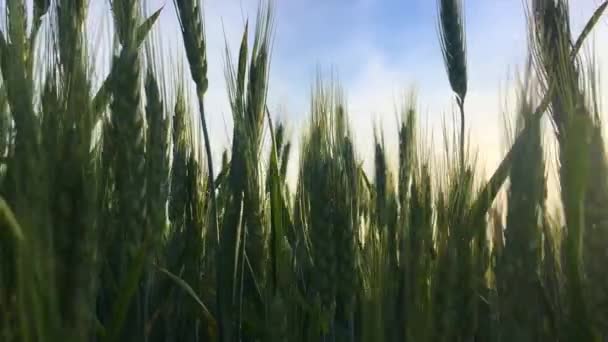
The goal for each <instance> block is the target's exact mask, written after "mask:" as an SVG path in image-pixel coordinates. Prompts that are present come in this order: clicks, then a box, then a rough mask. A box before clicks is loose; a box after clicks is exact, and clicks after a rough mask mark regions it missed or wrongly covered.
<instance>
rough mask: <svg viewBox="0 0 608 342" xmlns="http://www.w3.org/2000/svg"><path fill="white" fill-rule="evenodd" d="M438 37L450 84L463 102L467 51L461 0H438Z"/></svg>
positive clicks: (465, 91)
mask: <svg viewBox="0 0 608 342" xmlns="http://www.w3.org/2000/svg"><path fill="white" fill-rule="evenodd" d="M439 1H440V3H439V19H440V21H439V25H440V31H439V38H440V43H441V52H442V53H443V59H444V62H445V67H446V69H447V72H448V78H449V80H450V86H451V87H452V90H453V91H454V92H455V93H456V95H458V100H459V101H460V102H464V99H465V97H466V95H467V52H466V47H465V43H466V41H465V39H466V38H465V32H464V17H463V16H464V14H463V9H462V1H461V0H439Z"/></svg>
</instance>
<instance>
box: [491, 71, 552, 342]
mask: <svg viewBox="0 0 608 342" xmlns="http://www.w3.org/2000/svg"><path fill="white" fill-rule="evenodd" d="M529 78H530V74H529V71H528V73H527V75H526V79H525V80H524V82H525V85H520V86H521V88H522V89H521V90H520V95H519V98H518V108H517V117H516V120H517V122H516V134H519V132H521V131H522V129H523V127H529V128H528V130H526V133H525V134H526V143H525V147H524V148H523V149H522V152H521V153H520V154H519V155H517V156H516V157H515V159H514V161H513V165H512V167H511V175H510V178H509V179H510V183H509V191H508V195H507V201H508V209H507V221H506V230H505V232H504V234H505V246H504V249H503V251H502V252H501V254H500V259H499V260H498V265H497V270H496V272H497V278H498V286H499V288H498V291H499V292H498V293H499V300H500V304H499V305H500V315H501V316H500V327H501V332H500V335H501V339H502V340H505V341H510V340H518V341H534V340H542V339H545V338H548V336H547V335H544V332H545V331H544V329H543V326H544V323H545V318H546V317H547V316H545V311H544V310H543V308H544V303H543V302H542V301H541V299H542V298H543V295H544V294H543V293H542V292H541V291H542V286H541V272H542V270H541V265H542V263H541V259H542V254H543V229H542V228H543V224H544V221H545V215H546V213H545V197H546V179H545V166H544V152H543V147H542V133H541V132H542V131H541V122H540V121H537V120H534V119H533V117H532V115H533V110H534V108H533V104H532V102H531V101H532V100H531V98H530V89H529V82H530V80H529ZM496 233H497V234H501V235H502V234H503V232H502V231H500V232H496ZM545 238H546V237H545ZM547 252H549V253H552V251H545V253H547ZM523 296H526V297H523ZM531 304H532V305H531Z"/></svg>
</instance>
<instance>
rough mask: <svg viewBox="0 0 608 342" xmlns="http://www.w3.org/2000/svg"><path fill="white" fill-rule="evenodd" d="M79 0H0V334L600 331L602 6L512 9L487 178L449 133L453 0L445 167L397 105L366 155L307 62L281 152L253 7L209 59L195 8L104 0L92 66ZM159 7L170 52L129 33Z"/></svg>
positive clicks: (605, 229) (606, 202) (248, 339)
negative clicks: (499, 123)
mask: <svg viewBox="0 0 608 342" xmlns="http://www.w3.org/2000/svg"><path fill="white" fill-rule="evenodd" d="M93 1H101V0H30V1H25V0H3V1H2V2H0V5H1V6H2V7H3V11H2V13H4V15H5V18H4V19H3V22H2V25H1V26H2V27H1V28H0V71H1V73H0V74H1V79H0V340H1V341H7V342H12V341H25V342H30V341H32V342H33V341H107V342H112V341H150V342H152V341H201V342H203V341H220V342H232V341H245V342H253V341H296V342H297V341H332V342H333V341H337V342H341V341H348V342H355V341H357V342H359V341H361V342H365V341H370V342H371V341H390V342H396V341H446V342H447V341H462V342H464V341H597V342H600V341H605V340H606V339H608V272H606V271H605V269H604V267H605V266H606V265H607V264H608V154H607V153H606V151H605V146H606V144H605V141H604V138H603V136H602V122H601V118H602V113H601V112H600V106H599V105H598V102H599V100H598V97H599V92H600V91H601V89H599V86H598V84H597V82H596V79H595V74H594V72H595V71H594V68H593V65H589V63H587V62H585V60H584V59H583V58H581V56H580V50H581V47H582V46H583V43H584V42H585V40H586V38H587V37H588V36H589V35H590V34H591V32H592V31H593V28H594V27H595V26H596V24H597V23H598V22H599V21H600V20H601V19H602V18H603V15H604V12H605V10H606V7H608V1H602V2H601V3H600V2H599V1H598V7H597V10H596V11H595V12H594V14H593V15H592V16H591V17H590V18H589V19H588V22H587V25H586V26H585V27H584V30H583V31H582V33H581V35H580V36H573V35H572V34H571V32H570V17H569V13H568V9H569V4H568V1H567V0H529V1H527V2H526V3H527V4H528V15H529V20H528V32H529V34H530V39H529V47H528V49H529V51H528V55H529V62H528V65H527V67H526V68H524V72H522V75H521V79H522V82H521V83H520V85H519V89H518V92H517V93H518V94H517V108H516V112H515V113H514V115H515V116H516V117H517V120H516V123H515V124H514V126H513V128H512V135H513V142H512V144H511V146H510V147H509V149H508V152H507V153H506V155H505V156H504V159H503V160H502V161H501V162H500V164H499V166H498V167H497V168H496V170H494V172H493V173H491V175H490V177H485V176H483V175H481V174H480V173H479V172H478V169H477V166H476V162H475V158H472V157H471V153H469V152H470V148H469V146H470V142H469V141H467V137H466V134H465V131H466V127H467V125H468V122H467V119H468V117H467V105H466V104H467V102H466V99H467V85H468V81H467V80H468V77H467V74H468V72H469V69H473V68H474V67H475V66H474V65H468V63H467V42H466V25H465V20H464V18H463V3H462V1H461V0H437V24H438V31H439V35H438V38H439V41H440V46H441V50H439V51H437V53H438V54H441V55H442V56H443V60H444V64H445V72H446V74H447V80H448V81H449V85H450V87H451V89H452V90H453V93H454V103H455V105H456V108H457V115H456V116H455V121H454V125H453V126H452V127H453V128H450V129H446V130H445V131H444V132H443V135H444V136H443V138H444V140H445V147H444V149H443V151H442V153H443V155H442V156H441V158H442V160H443V161H444V162H443V163H442V164H441V167H440V166H438V165H437V164H436V163H435V162H434V161H433V160H431V158H429V157H428V153H427V149H428V146H425V143H424V141H425V139H424V138H425V137H424V136H422V135H423V134H424V133H423V132H424V131H423V130H421V129H420V128H419V126H418V125H417V122H418V121H419V113H418V109H417V108H418V106H417V105H416V101H415V99H414V98H408V99H405V100H404V101H403V103H404V105H403V106H402V107H401V108H400V109H399V127H398V137H397V141H398V149H397V150H398V155H397V156H395V159H396V160H398V163H397V165H396V167H391V166H390V163H388V160H389V158H390V156H389V155H388V152H387V149H386V147H385V144H384V139H383V133H382V132H376V134H375V140H374V155H373V170H372V172H366V171H365V170H364V168H363V167H362V157H361V154H360V153H359V152H358V151H357V144H355V143H354V141H353V140H354V139H353V134H352V131H351V128H350V126H351V122H350V121H349V114H348V106H347V103H346V100H345V97H344V94H343V91H342V88H341V85H340V83H339V82H337V81H335V80H333V79H331V78H328V77H324V76H323V75H319V76H318V77H317V81H316V82H315V84H314V85H313V91H312V94H311V99H310V107H309V108H308V112H309V113H310V116H309V117H308V119H307V121H306V124H305V125H304V126H303V127H300V128H299V130H300V132H299V133H300V134H301V136H302V138H301V142H300V143H299V144H298V145H297V147H296V145H295V144H294V143H293V141H292V139H291V138H290V135H289V134H288V132H287V126H288V124H289V123H288V122H284V121H281V120H277V115H275V114H276V113H272V112H271V111H270V110H269V108H268V106H267V97H268V96H267V94H268V88H269V75H270V74H271V73H272V67H271V63H270V60H271V58H270V56H271V53H272V51H271V48H272V33H273V29H274V26H273V20H274V16H273V13H274V12H273V7H272V4H269V3H261V4H260V10H259V12H258V15H257V17H256V18H252V20H251V21H249V23H250V24H247V25H246V26H245V28H244V31H243V34H242V40H241V41H240V45H239V49H238V50H237V51H230V49H228V48H226V56H225V60H226V65H210V64H208V60H207V54H206V53H207V38H206V35H205V17H204V9H203V7H202V2H199V1H198V0H173V6H171V8H169V7H170V6H167V7H166V8H165V7H163V8H161V9H159V10H158V11H157V12H154V13H153V14H152V15H150V16H147V17H144V15H142V13H143V11H142V8H143V6H145V1H143V0H142V1H138V0H112V1H111V2H110V3H111V16H112V19H113V23H112V25H113V27H114V30H113V35H112V39H113V41H114V45H115V49H114V51H113V56H112V59H111V63H110V67H109V68H108V70H107V71H106V72H105V73H102V77H101V81H99V79H98V78H99V72H98V71H99V70H100V69H103V68H98V67H97V66H96V65H94V64H93V65H92V62H91V61H92V60H94V59H91V58H90V57H91V51H89V46H91V43H92V42H91V41H90V39H91V38H90V35H88V34H87V28H86V25H85V19H86V17H87V13H88V11H89V9H90V6H91V3H92V2H93ZM171 10H172V11H174V12H173V13H171V15H174V16H175V18H176V19H177V21H178V23H179V27H180V32H181V42H182V43H183V44H182V49H183V53H184V56H185V57H186V58H185V60H186V62H185V65H174V64H171V63H164V62H163V61H164V59H163V58H162V53H159V51H161V50H160V49H159V47H158V46H156V45H155V41H154V40H153V39H151V38H150V37H149V34H150V31H151V29H152V28H153V27H155V25H161V23H160V22H159V21H158V17H159V15H160V13H161V11H171ZM250 38H252V39H250ZM251 42H253V43H251ZM209 68H223V70H224V71H225V75H226V83H227V89H226V93H227V97H228V99H229V103H230V110H231V114H232V120H233V123H234V125H233V128H232V131H231V135H232V136H231V144H230V145H229V146H222V148H225V149H224V153H223V155H222V158H221V163H220V164H219V165H214V164H213V163H214V161H215V162H216V164H217V160H214V159H213V158H212V155H211V151H212V149H213V148H217V147H215V146H212V145H213V143H214V141H212V139H210V137H209V132H208V127H207V122H208V118H209V116H212V115H218V114H217V113H210V112H208V111H205V96H206V93H207V90H208V87H209V79H208V76H207V74H208V69H209ZM167 73H170V74H172V75H177V76H176V77H173V78H171V77H166V74H167ZM163 75H164V76H163ZM190 103H195V104H196V105H195V106H191V105H190ZM192 108H195V109H194V110H193V109H192ZM543 120H545V121H549V122H550V123H551V126H550V127H549V128H547V127H545V125H543V124H541V122H543ZM545 136H551V137H553V138H555V139H554V140H555V146H551V147H552V148H555V150H556V156H557V160H558V167H557V183H558V185H559V204H558V205H557V208H554V207H553V206H552V205H549V203H548V201H547V193H548V191H549V189H548V188H549V185H548V180H547V179H548V171H547V168H548V166H547V164H548V160H547V153H545V152H546V150H547V149H548V148H549V146H547V144H548V143H547V140H546V139H544V137H545ZM296 148H297V149H298V150H297V151H295V149H296ZM293 155H297V156H298V158H297V160H296V159H295V158H293V157H292V156H293ZM290 163H291V164H295V165H297V170H298V171H297V178H296V181H295V185H294V186H290V185H289V184H288V181H287V170H288V165H289V164H290Z"/></svg>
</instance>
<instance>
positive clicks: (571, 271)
mask: <svg viewBox="0 0 608 342" xmlns="http://www.w3.org/2000/svg"><path fill="white" fill-rule="evenodd" d="M532 11H533V20H534V24H535V26H534V28H535V31H534V33H535V36H534V37H535V50H534V51H535V57H536V59H537V63H538V65H539V68H540V70H539V73H540V74H541V75H542V76H543V77H544V80H545V82H546V83H547V84H557V85H558V88H557V91H556V92H554V94H553V96H552V97H551V100H550V110H551V119H552V122H553V123H554V127H555V133H556V135H557V141H558V146H559V161H560V172H559V179H560V185H561V190H562V192H561V194H562V202H563V206H564V211H565V219H566V229H567V233H566V240H565V243H564V248H565V250H564V251H565V255H564V257H565V275H566V284H567V287H566V289H567V297H568V298H567V303H568V312H569V315H570V316H569V326H568V329H567V334H566V336H567V337H568V338H576V337H579V338H584V339H586V340H593V339H594V338H596V337H594V336H596V334H597V332H595V331H594V330H595V329H596V328H595V327H594V326H593V325H592V324H590V318H591V315H590V312H589V304H588V302H587V298H585V295H584V269H583V255H584V254H583V253H584V251H583V249H582V248H583V236H584V235H585V226H586V222H585V209H584V208H585V197H586V192H587V189H588V188H587V186H588V185H587V184H588V182H589V181H590V175H591V173H589V171H590V169H589V167H590V160H591V158H590V146H591V145H590V140H589V137H591V136H592V117H591V114H590V112H589V110H588V109H587V108H586V106H585V101H584V95H583V93H582V91H581V89H580V88H579V84H580V77H581V72H580V69H579V66H578V62H577V60H574V61H573V60H572V59H571V58H570V55H571V40H572V38H571V34H570V26H569V25H570V22H569V20H570V19H569V14H568V3H567V2H566V1H561V0H559V1H553V0H536V1H534V2H533V5H532Z"/></svg>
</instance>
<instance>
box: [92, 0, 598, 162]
mask: <svg viewBox="0 0 608 342" xmlns="http://www.w3.org/2000/svg"><path fill="white" fill-rule="evenodd" d="M93 1H101V0H93ZM258 3H259V2H258V0H205V1H204V8H205V18H206V20H205V22H206V30H207V38H208V55H209V68H210V69H209V77H210V89H209V92H208V94H207V97H206V107H207V108H206V109H207V113H208V115H209V119H208V120H209V121H210V126H211V134H212V138H213V142H214V144H215V146H217V147H216V148H215V150H216V151H215V152H214V154H215V157H216V158H217V157H218V156H219V153H220V152H221V146H222V145H225V144H226V143H228V141H229V139H230V138H229V136H230V133H229V132H230V127H231V117H230V112H229V110H228V103H227V95H226V90H225V83H224V71H223V70H224V47H225V44H226V42H227V43H228V46H229V48H230V49H231V51H233V52H234V53H236V51H237V49H238V44H239V41H240V36H241V34H242V30H243V28H244V23H245V20H246V18H249V19H250V24H253V21H254V20H255V16H256V11H257V6H258ZM524 3H525V0H466V1H465V13H466V24H467V25H466V31H467V40H468V41H467V43H468V64H469V87H468V88H469V93H468V96H467V105H466V106H467V130H468V133H469V135H470V137H471V144H472V147H473V149H474V150H477V151H478V152H479V155H480V158H479V159H480V162H481V166H482V167H485V168H486V169H490V170H491V169H493V168H494V165H495V164H496V162H497V161H498V160H499V158H500V156H501V154H502V153H503V151H504V139H503V131H502V122H503V119H502V113H503V112H504V110H505V107H508V106H507V105H508V104H509V103H510V101H511V100H513V96H509V94H510V92H511V91H512V89H513V86H514V83H513V82H512V81H510V80H513V71H514V70H515V69H516V68H518V67H522V66H523V65H524V62H525V51H526V17H525V9H524ZM570 3H571V8H572V9H571V16H572V19H573V31H574V34H576V35H577V34H578V32H579V31H580V29H581V27H582V25H583V24H584V22H585V20H586V19H587V18H588V17H589V16H590V15H591V14H592V12H593V9H594V8H595V7H596V6H597V5H598V4H599V3H600V0H571V1H570ZM162 4H165V8H164V10H163V13H162V16H161V20H160V22H159V25H157V27H156V28H155V29H156V30H157V34H160V36H161V37H163V38H164V39H163V41H165V43H164V45H165V48H168V50H169V51H178V50H179V49H180V48H181V47H180V44H181V41H180V39H179V38H178V37H179V34H178V32H177V24H176V20H175V13H174V10H173V6H172V1H171V0H151V1H150V3H149V7H150V8H151V9H155V8H158V7H159V6H161V5H162ZM436 11H437V10H436V1H434V0H275V1H274V12H275V23H274V24H275V25H274V26H275V30H274V46H273V55H272V64H271V72H270V78H271V84H270V93H269V105H270V108H271V110H272V111H273V112H274V113H275V114H276V115H278V116H279V117H282V118H285V119H286V120H287V121H288V122H289V123H290V126H291V128H292V132H293V134H292V138H293V139H296V140H297V138H298V137H299V134H300V130H299V127H300V125H302V124H303V123H304V122H305V120H306V118H307V117H308V103H309V97H310V96H309V95H310V89H311V85H312V84H313V81H314V79H315V76H316V72H317V70H318V69H319V68H321V70H324V71H325V72H326V73H327V74H328V73H329V71H330V70H332V69H333V70H336V72H337V74H338V76H339V79H340V80H341V83H342V85H343V88H344V90H345V93H346V98H347V101H348V108H349V112H350V115H351V121H352V126H353V129H354V134H355V135H356V137H357V141H358V142H359V147H360V148H359V154H360V156H361V157H362V158H364V159H367V160H370V156H371V153H372V145H371V141H372V139H373V126H374V124H375V123H378V122H380V123H381V124H382V126H383V127H384V129H385V136H386V142H387V145H388V149H389V151H393V152H394V151H395V144H394V141H395V139H394V138H395V137H396V132H395V126H396V125H395V120H396V117H395V106H396V105H397V104H400V103H402V102H403V98H404V94H405V93H406V92H407V91H409V90H411V89H415V91H416V93H417V94H418V105H419V111H420V120H419V121H420V122H421V124H422V125H423V126H425V127H426V131H427V132H430V133H432V136H433V137H435V138H437V137H439V136H440V135H441V129H442V127H441V124H442V120H443V118H444V117H446V115H447V117H448V118H449V117H450V113H451V111H452V109H453V96H452V93H451V91H450V88H449V84H448V81H447V77H446V75H445V70H444V67H443V61H442V58H441V53H440V48H439V44H438V39H437V19H436ZM607 37H608V20H607V19H603V20H602V22H601V23H600V24H599V26H598V28H597V29H596V31H595V34H594V39H595V42H596V44H595V45H596V51H597V54H598V61H599V62H600V66H601V67H602V69H604V64H605V63H604V61H607V59H606V58H608V50H607V49H605V48H603V47H602V45H601V44H599V43H601V42H605V40H606V38H607ZM604 78H605V77H604ZM392 155H393V156H396V153H392Z"/></svg>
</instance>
